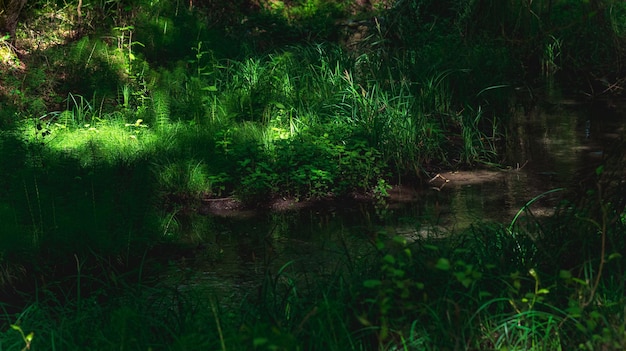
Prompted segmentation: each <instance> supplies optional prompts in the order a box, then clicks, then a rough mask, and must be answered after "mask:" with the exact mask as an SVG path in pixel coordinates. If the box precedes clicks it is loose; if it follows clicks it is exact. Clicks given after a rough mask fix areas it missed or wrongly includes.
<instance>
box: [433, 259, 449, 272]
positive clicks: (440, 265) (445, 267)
mask: <svg viewBox="0 0 626 351" xmlns="http://www.w3.org/2000/svg"><path fill="white" fill-rule="evenodd" d="M435 267H436V268H437V269H440V270H442V271H449V270H450V260H448V259H447V258H440V259H439V260H438V261H437V264H436V265H435Z"/></svg>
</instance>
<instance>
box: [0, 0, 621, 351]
mask: <svg viewBox="0 0 626 351" xmlns="http://www.w3.org/2000/svg"><path fill="white" fill-rule="evenodd" d="M80 3H81V4H83V3H82V2H80ZM257 5H258V6H257ZM77 6H83V7H77ZM624 9H625V7H624V5H623V4H622V3H621V2H617V1H597V0H596V1H588V2H579V1H554V2H552V1H550V2H541V1H535V2H530V3H528V4H526V3H520V2H514V1H500V0H493V1H460V0H459V1H443V2H441V3H438V2H435V1H427V0H424V1H399V2H385V1H372V2H371V6H370V5H367V4H365V5H361V6H357V5H355V4H353V3H352V2H347V1H328V2H320V1H294V2H280V1H272V2H267V3H266V2H260V3H259V4H256V3H253V2H248V1H235V2H229V3H228V4H219V2H211V1H209V2H204V3H202V4H195V5H194V2H189V3H187V2H185V3H184V4H183V2H161V1H151V2H147V1H138V2H134V3H132V4H131V3H128V2H125V1H104V2H103V1H101V2H95V1H94V2H91V1H85V3H84V4H83V5H78V4H73V3H72V4H67V3H65V2H64V3H63V4H61V3H60V2H54V1H48V2H42V1H34V2H30V3H29V5H28V7H27V8H26V9H25V12H24V13H23V15H22V17H23V21H22V22H21V26H20V27H19V28H18V37H17V38H15V39H16V40H15V41H12V40H9V38H5V37H3V38H2V39H0V54H1V55H0V59H1V65H0V70H1V71H2V75H0V128H1V130H0V174H2V175H3V177H2V179H0V223H1V225H0V267H1V269H0V287H1V288H2V295H1V296H2V298H3V299H2V300H1V302H0V307H2V312H3V313H2V323H1V324H0V325H1V326H2V332H1V334H0V348H1V349H8V350H25V349H53V350H54V349H70V350H71V349H96V350H101V349H120V348H127V349H203V350H204V349H222V350H226V349H236V350H239V349H272V350H277V349H284V350H292V349H294V350H295V349H336V350H346V349H363V350H373V349H389V350H392V349H425V350H461V349H470V350H484V349H498V350H504V349H509V350H512V349H518V350H522V349H523V350H529V349H530V350H558V349H563V350H570V349H576V348H578V349H585V350H593V349H621V348H623V346H624V340H625V337H626V336H625V335H624V325H625V323H624V311H623V308H622V307H620V306H623V304H624V292H623V287H624V274H623V258H622V256H621V253H620V252H621V251H623V247H624V243H623V238H622V236H623V233H624V218H623V200H621V199H619V198H617V197H612V196H610V194H611V193H615V194H622V193H623V189H622V188H623V186H622V185H621V184H620V183H619V182H616V181H615V179H620V178H619V177H621V176H622V174H621V173H620V170H619V169H608V167H607V169H606V170H605V169H602V168H599V169H598V171H597V173H596V175H595V178H593V184H594V185H593V186H587V188H586V189H585V190H593V193H592V194H591V195H589V194H587V195H586V196H584V197H583V198H584V200H581V202H580V203H576V204H567V205H563V207H562V208H561V209H560V210H559V211H557V214H556V215H555V216H554V217H553V218H550V219H547V220H545V221H543V220H542V221H530V222H526V223H523V224H522V223H514V224H511V225H502V224H493V223H487V224H477V225H476V226H475V227H474V228H473V229H472V230H470V231H468V232H465V233H457V235H455V236H452V237H450V238H447V239H445V240H444V239H439V240H435V239H432V240H431V239H427V238H421V237H418V238H410V239H411V240H407V238H400V237H398V238H395V237H393V236H391V235H387V234H386V233H384V232H381V233H380V235H379V237H378V240H373V242H372V245H371V247H370V249H369V251H368V253H367V254H365V255H363V256H359V257H356V256H353V255H350V253H349V252H347V251H345V252H342V253H343V254H344V256H342V258H341V260H339V262H341V263H342V264H338V265H337V266H336V267H335V269H334V271H332V272H326V273H328V274H325V275H320V276H317V275H313V274H312V273H308V272H301V271H298V270H296V269H295V268H294V265H291V264H287V265H285V266H284V267H283V268H282V269H280V270H278V271H268V272H264V274H265V278H266V279H265V281H264V282H263V284H261V286H260V288H259V290H258V291H255V292H251V293H250V295H249V296H247V297H246V298H245V299H243V300H242V301H241V302H240V304H239V305H224V304H222V303H221V301H219V300H216V299H210V298H207V297H206V296H203V295H200V294H199V293H197V292H196V291H194V290H193V289H190V290H184V291H181V290H180V289H179V286H176V285H174V286H172V285H167V284H165V283H164V282H163V281H161V280H160V279H158V278H159V274H160V273H161V272H162V271H164V270H165V269H166V266H167V265H168V259H169V260H170V261H173V262H178V261H179V260H181V257H184V256H186V255H187V256H188V254H189V252H188V251H185V250H188V248H181V246H180V245H179V244H180V243H184V242H186V241H188V240H187V239H188V238H185V237H183V236H182V233H184V232H185V231H184V227H185V225H188V223H185V219H186V218H187V217H188V215H189V214H190V213H194V212H195V211H196V210H197V208H198V206H199V204H200V202H201V201H202V200H207V199H214V198H223V197H236V198H238V199H240V200H241V201H243V202H244V203H246V204H249V205H251V206H263V205H264V204H266V203H268V202H269V201H271V200H272V199H275V198H283V197H284V198H290V199H294V201H301V200H309V199H312V200H315V199H327V198H335V199H340V198H345V197H353V196H355V195H367V196H369V197H371V198H374V199H376V200H378V201H381V202H384V197H385V195H386V191H387V189H388V186H389V184H390V183H403V182H409V181H410V182H419V181H420V179H421V178H426V179H428V177H430V176H432V175H433V174H434V173H436V172H437V171H438V170H440V169H442V168H448V169H454V168H468V167H476V166H480V165H482V164H491V163H499V162H503V161H504V160H503V159H502V158H501V156H500V154H499V151H500V148H501V147H502V145H503V141H504V140H503V138H504V135H505V134H504V131H503V129H502V128H503V127H502V126H503V123H502V122H503V121H505V120H506V118H507V111H508V110H509V109H510V108H511V104H513V103H515V102H511V101H515V100H512V99H511V96H512V95H513V94H514V92H517V94H518V95H519V92H520V91H523V92H524V94H522V95H523V96H522V98H520V99H519V100H517V101H523V105H524V106H522V107H523V108H529V107H531V106H532V104H533V102H534V100H533V99H534V98H535V94H534V91H535V90H534V88H535V86H536V85H543V83H545V82H555V81H559V80H561V81H565V82H568V84H569V83H571V86H572V87H574V88H573V89H572V90H574V91H575V92H577V93H579V96H587V97H597V96H604V95H607V94H610V93H619V91H620V85H621V83H622V77H621V76H620V74H621V73H622V72H621V66H620V65H619V58H620V57H621V52H622V49H621V47H622V46H621V43H622V41H623V38H622V37H623V34H624V33H623V28H622V26H621V25H620V23H622V22H623V19H624V16H625V12H624ZM600 39H601V40H600ZM573 77H576V79H574V78H573ZM526 92H528V93H526ZM518 97H519V96H518ZM621 163H622V162H621V161H615V162H613V163H612V164H613V165H620V166H621ZM607 164H608V163H607ZM596 183H597V184H601V186H600V187H596V186H595V184H596ZM609 189H610V191H609ZM574 196H575V195H572V196H571V198H574ZM305 283H306V284H305ZM94 330H95V332H94ZM31 333H34V334H31Z"/></svg>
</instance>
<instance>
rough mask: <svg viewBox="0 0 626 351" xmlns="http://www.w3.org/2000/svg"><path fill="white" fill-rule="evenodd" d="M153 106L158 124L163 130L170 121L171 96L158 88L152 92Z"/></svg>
mask: <svg viewBox="0 0 626 351" xmlns="http://www.w3.org/2000/svg"><path fill="white" fill-rule="evenodd" d="M152 108H153V110H154V116H155V118H156V120H155V122H156V126H157V128H158V129H159V130H163V129H164V128H165V127H166V126H167V125H168V124H169V123H170V100H169V96H168V95H167V94H166V93H165V92H163V91H161V90H157V91H155V92H154V93H153V94H152Z"/></svg>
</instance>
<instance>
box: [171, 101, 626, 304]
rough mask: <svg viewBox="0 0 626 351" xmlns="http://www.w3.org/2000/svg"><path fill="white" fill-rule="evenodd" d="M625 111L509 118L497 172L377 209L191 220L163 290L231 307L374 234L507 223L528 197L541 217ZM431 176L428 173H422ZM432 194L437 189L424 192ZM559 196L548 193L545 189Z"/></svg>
mask: <svg viewBox="0 0 626 351" xmlns="http://www.w3.org/2000/svg"><path fill="white" fill-rule="evenodd" d="M625 112H626V105H622V106H618V105H616V104H615V102H606V101H605V102H598V103H594V104H586V103H579V102H576V101H568V100H565V99H560V98H558V99H556V100H554V101H552V102H550V103H544V104H542V105H541V106H539V107H536V108H533V109H531V110H527V111H523V110H520V111H517V112H515V113H513V116H512V117H511V118H510V122H509V123H510V124H509V128H508V135H506V136H505V137H506V140H507V145H506V150H505V152H504V153H503V159H502V160H501V164H502V166H503V167H502V168H503V169H501V170H481V171H472V172H460V173H442V174H441V175H440V178H439V181H441V182H445V181H444V179H447V180H448V181H447V182H445V184H444V183H440V184H435V183H436V182H433V185H438V186H433V187H425V188H422V189H411V188H410V187H398V188H396V189H394V190H393V191H392V193H393V195H394V196H393V198H392V199H391V200H390V202H389V203H388V206H387V207H385V208H381V207H379V208H376V207H375V206H373V205H372V204H368V203H350V204H340V203H332V204H325V205H323V206H318V207H314V208H308V209H302V210H299V211H285V212H273V213H249V214H246V215H242V216H228V217H220V216H199V215H198V216H196V217H194V218H193V220H192V221H191V222H190V224H189V226H188V229H187V235H188V236H189V238H190V240H191V241H193V242H194V243H197V244H198V249H197V250H196V251H195V252H194V253H193V255H191V256H193V257H189V258H186V259H184V260H181V261H179V262H176V263H175V264H174V265H173V266H172V267H171V269H170V270H169V271H168V272H167V274H166V277H165V279H164V282H166V283H168V284H175V285H177V286H178V288H179V289H182V290H186V289H194V291H197V290H200V291H203V292H201V293H206V294H210V295H212V296H218V297H219V298H220V300H221V301H227V303H236V302H237V301H238V300H240V299H243V298H244V297H245V296H251V295H254V294H257V293H258V289H259V286H260V282H261V281H262V279H264V277H266V272H268V271H270V272H278V271H281V272H283V273H282V274H283V275H287V276H289V275H290V274H293V275H298V274H302V273H314V274H322V275H323V274H333V272H334V271H336V270H338V269H339V267H340V266H341V267H345V265H346V264H348V265H349V263H350V262H352V260H353V259H354V258H357V257H360V256H361V255H367V252H369V251H368V250H369V249H370V248H371V245H372V244H371V242H372V238H374V237H375V236H376V234H377V233H378V232H380V231H384V232H386V233H389V234H392V235H400V236H402V237H404V238H406V239H407V240H412V239H415V238H416V237H423V236H429V235H430V236H440V235H448V234H450V233H453V232H456V231H460V230H463V229H465V228H467V227H469V226H470V225H471V224H474V223H479V222H500V223H505V224H507V223H510V222H511V221H512V219H513V218H514V217H515V215H516V213H517V212H518V211H519V210H520V209H521V208H522V207H523V206H524V205H525V204H527V203H528V202H529V201H530V200H531V199H533V198H535V197H538V196H539V197H540V199H539V200H538V201H536V202H534V203H533V204H532V206H530V209H531V211H532V212H533V215H535V216H542V215H549V214H550V213H551V210H552V208H553V207H554V206H555V205H556V204H557V202H558V201H559V196H558V195H559V194H560V193H565V192H566V191H568V190H570V189H571V188H573V187H576V186H577V184H578V182H579V180H580V179H581V178H584V177H585V176H587V175H591V174H593V173H594V170H595V168H596V167H597V165H599V164H600V163H601V162H602V159H603V158H604V156H605V155H604V153H605V152H607V150H610V149H611V146H612V145H614V144H616V143H617V140H618V139H619V137H620V136H621V135H622V134H623V133H624V128H625V126H626V118H625V116H626V113H625ZM432 176H433V177H434V176H435V175H434V174H433V175H432ZM434 188H437V189H434ZM560 188H563V189H564V190H563V191H557V192H554V193H552V194H549V195H545V196H540V195H541V194H544V193H546V192H548V191H551V190H554V189H560Z"/></svg>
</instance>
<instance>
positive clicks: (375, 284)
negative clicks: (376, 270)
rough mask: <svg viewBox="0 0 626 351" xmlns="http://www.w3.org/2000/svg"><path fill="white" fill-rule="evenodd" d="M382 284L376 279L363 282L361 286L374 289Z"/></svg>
mask: <svg viewBox="0 0 626 351" xmlns="http://www.w3.org/2000/svg"><path fill="white" fill-rule="evenodd" d="M382 284H383V282H381V281H380V280H378V279H368V280H366V281H364V282H363V286H365V287H366V288H375V287H378V286H381V285H382Z"/></svg>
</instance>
